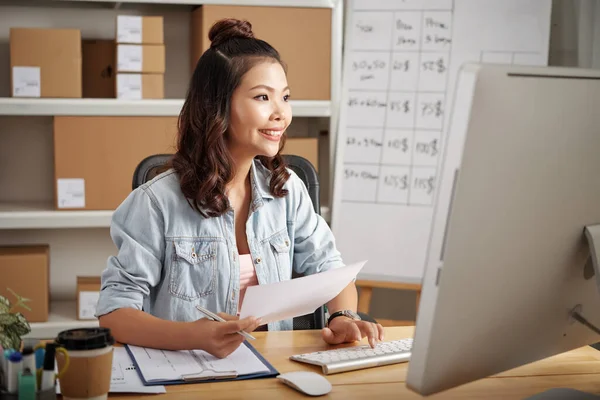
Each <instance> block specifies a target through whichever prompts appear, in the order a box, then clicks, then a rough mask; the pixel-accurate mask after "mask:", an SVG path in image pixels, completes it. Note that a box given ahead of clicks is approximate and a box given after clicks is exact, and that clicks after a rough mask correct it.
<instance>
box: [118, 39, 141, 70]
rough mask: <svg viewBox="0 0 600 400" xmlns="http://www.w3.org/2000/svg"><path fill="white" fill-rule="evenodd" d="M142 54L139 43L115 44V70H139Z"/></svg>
mask: <svg viewBox="0 0 600 400" xmlns="http://www.w3.org/2000/svg"><path fill="white" fill-rule="evenodd" d="M143 56H144V55H143V51H142V46H140V45H137V44H119V45H117V70H118V71H119V72H141V71H142V65H143Z"/></svg>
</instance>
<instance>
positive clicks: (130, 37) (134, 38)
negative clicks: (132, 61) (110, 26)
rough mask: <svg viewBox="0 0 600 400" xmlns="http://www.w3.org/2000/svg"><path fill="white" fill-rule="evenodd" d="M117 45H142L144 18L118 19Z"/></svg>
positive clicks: (120, 17) (125, 17)
mask: <svg viewBox="0 0 600 400" xmlns="http://www.w3.org/2000/svg"><path fill="white" fill-rule="evenodd" d="M117 43H142V17H136V16H129V15H119V16H118V17H117Z"/></svg>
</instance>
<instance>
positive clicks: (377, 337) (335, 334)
mask: <svg viewBox="0 0 600 400" xmlns="http://www.w3.org/2000/svg"><path fill="white" fill-rule="evenodd" d="M322 333H323V340H325V341H326V342H327V343H329V344H340V343H350V342H354V341H358V340H361V339H362V338H364V337H365V336H366V337H367V338H368V339H369V345H370V346H371V347H375V344H376V343H377V342H378V341H382V340H383V326H381V324H374V323H372V322H368V321H356V320H353V319H351V318H347V317H344V316H340V317H337V318H334V319H332V320H331V323H330V324H329V326H328V327H327V328H323V331H322Z"/></svg>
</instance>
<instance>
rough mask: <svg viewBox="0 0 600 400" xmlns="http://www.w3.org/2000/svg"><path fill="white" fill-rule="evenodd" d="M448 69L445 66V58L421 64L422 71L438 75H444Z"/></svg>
mask: <svg viewBox="0 0 600 400" xmlns="http://www.w3.org/2000/svg"><path fill="white" fill-rule="evenodd" d="M447 69H448V67H447V66H446V64H445V60H444V58H443V57H440V58H438V59H437V60H428V61H425V62H422V63H421V70H422V71H433V72H437V73H438V74H443V73H444V72H446V70H447Z"/></svg>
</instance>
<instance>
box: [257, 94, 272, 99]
mask: <svg viewBox="0 0 600 400" xmlns="http://www.w3.org/2000/svg"><path fill="white" fill-rule="evenodd" d="M255 99H257V100H263V101H267V100H269V97H268V96H267V95H266V94H259V95H258V96H256V97H255Z"/></svg>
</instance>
